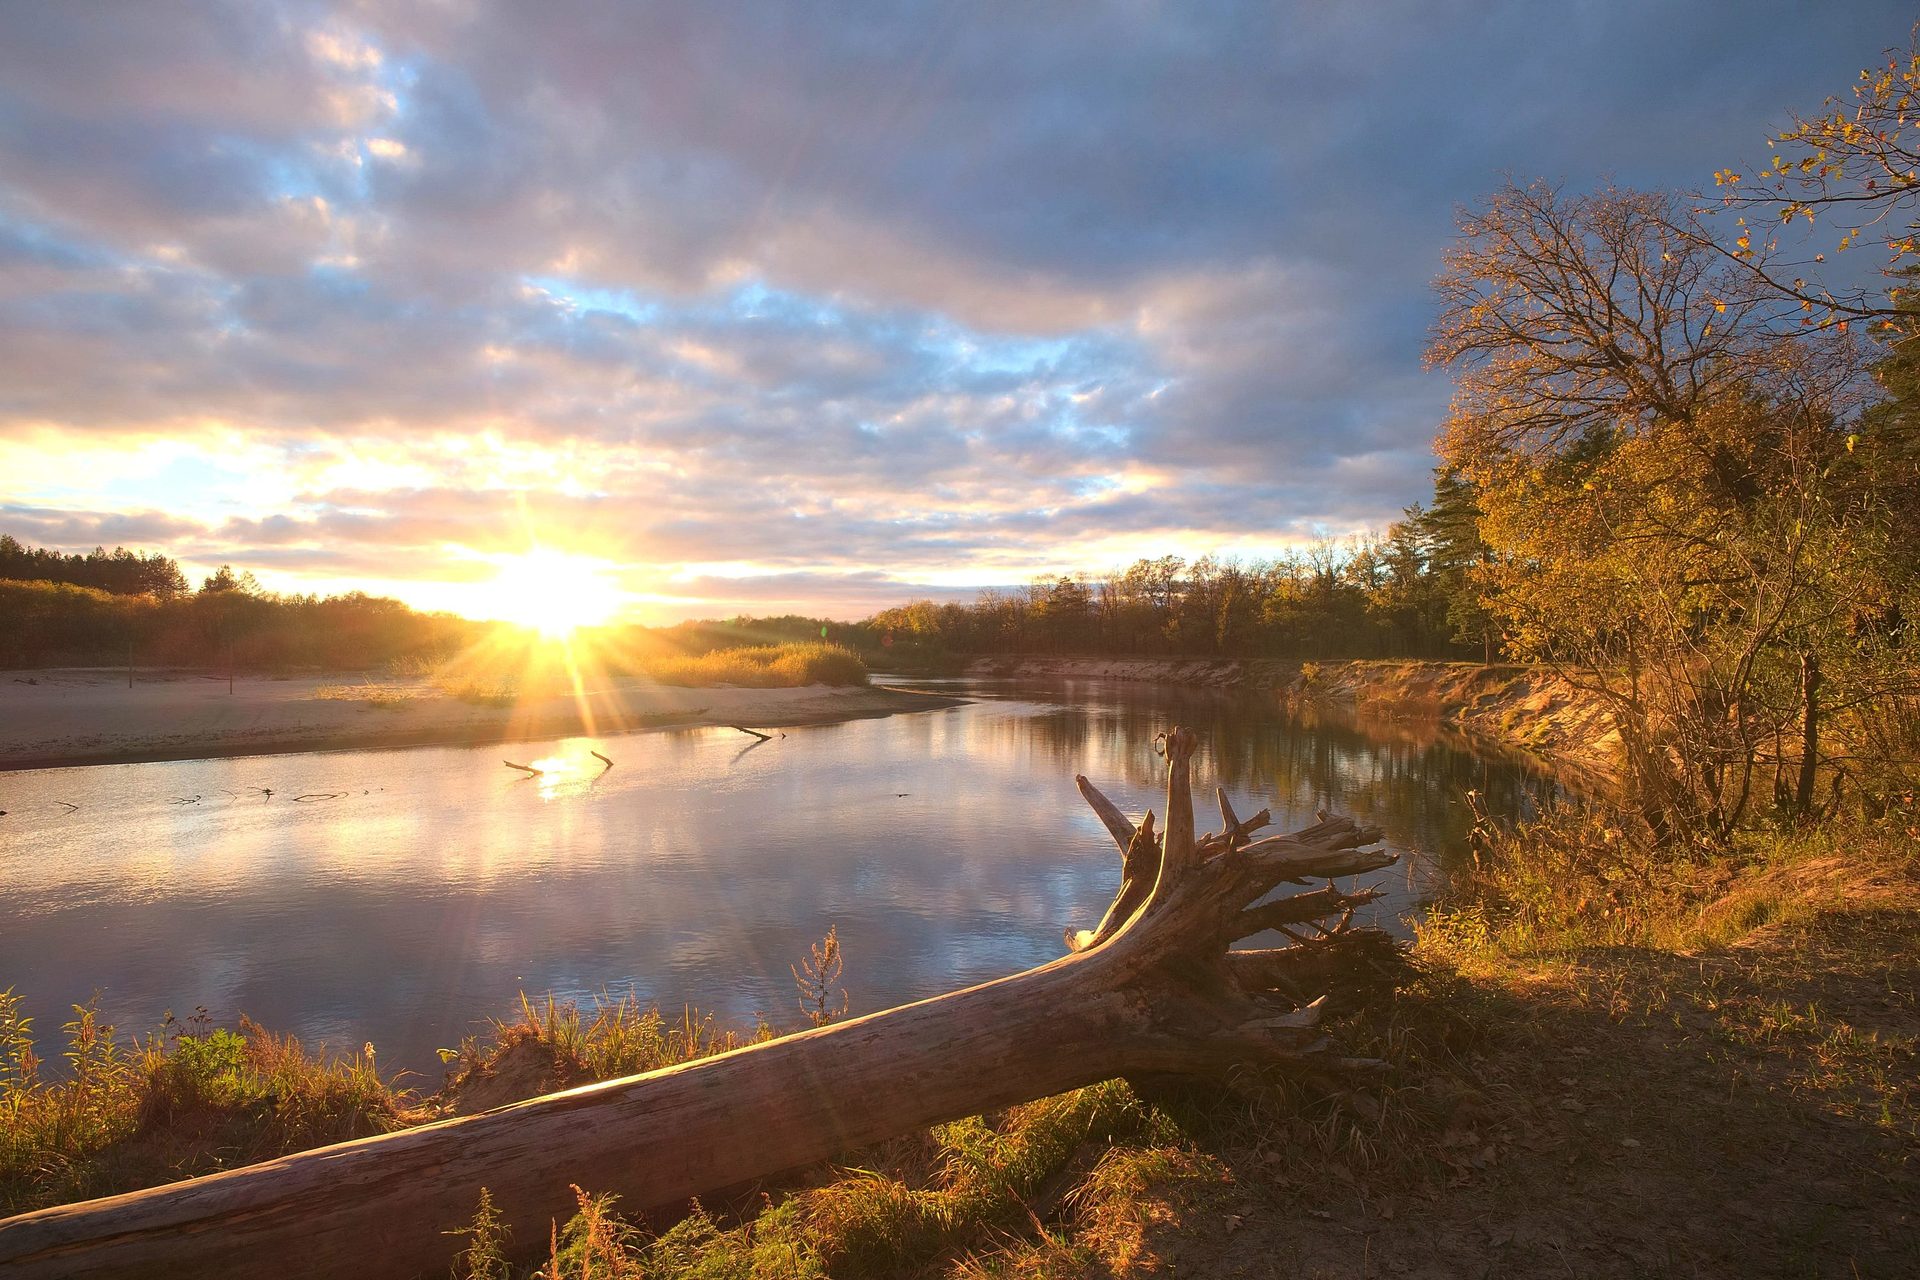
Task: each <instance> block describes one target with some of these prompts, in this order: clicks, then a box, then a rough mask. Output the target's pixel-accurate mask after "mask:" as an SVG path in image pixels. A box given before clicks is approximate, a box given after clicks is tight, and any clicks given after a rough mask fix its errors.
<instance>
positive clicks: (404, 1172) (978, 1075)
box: [0, 728, 1397, 1280]
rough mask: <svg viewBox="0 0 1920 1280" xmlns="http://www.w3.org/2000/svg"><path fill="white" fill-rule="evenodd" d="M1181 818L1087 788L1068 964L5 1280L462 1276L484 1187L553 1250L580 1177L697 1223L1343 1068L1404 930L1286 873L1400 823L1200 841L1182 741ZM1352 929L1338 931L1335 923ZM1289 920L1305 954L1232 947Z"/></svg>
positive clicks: (77, 1213) (103, 1212)
mask: <svg viewBox="0 0 1920 1280" xmlns="http://www.w3.org/2000/svg"><path fill="white" fill-rule="evenodd" d="M1165 742H1166V752H1167V821H1166V828H1165V831H1164V832H1156V831H1155V830H1154V823H1153V821H1152V816H1151V815H1147V817H1145V818H1143V819H1142V821H1141V822H1140V824H1139V825H1138V826H1137V827H1136V826H1135V825H1134V824H1133V823H1132V822H1130V821H1129V820H1128V819H1127V818H1126V817H1125V816H1124V815H1123V814H1121V812H1120V810H1119V808H1118V807H1117V806H1115V805H1113V804H1112V802H1110V801H1108V800H1107V799H1106V797H1105V796H1103V795H1101V794H1100V792H1099V790H1098V789H1097V788H1095V787H1094V786H1093V784H1091V783H1090V782H1088V781H1087V780H1086V779H1085V778H1081V779H1079V780H1078V781H1079V785H1080V791H1081V794H1082V795H1083V796H1085V797H1086V800H1087V803H1088V804H1089V805H1091V806H1092V807H1093V810H1094V813H1095V814H1096V816H1098V817H1099V819H1100V821H1101V823H1102V825H1104V826H1105V827H1106V829H1107V831H1108V832H1109V834H1111V836H1112V837H1113V840H1114V842H1115V843H1116V844H1117V845H1119V846H1120V848H1121V850H1122V853H1123V859H1122V867H1121V884H1120V890H1119V892H1118V893H1117V894H1116V895H1115V898H1114V902H1113V905H1112V906H1111V907H1110V908H1109V909H1108V911H1107V913H1106V917H1105V919H1104V920H1103V921H1102V922H1101V923H1100V925H1099V926H1098V927H1097V928H1095V929H1093V930H1089V931H1083V932H1080V933H1077V934H1070V935H1069V939H1068V941H1069V945H1070V947H1071V948H1072V951H1071V953H1070V954H1068V955H1066V956H1063V957H1062V958H1060V959H1058V960H1055V961H1053V962H1051V963H1049V964H1044V965H1041V966H1040V967H1038V968H1036V969H1029V970H1027V971H1025V972H1023V973H1017V974H1014V975H1013V976H1011V977H1008V978H1001V979H999V980H997V981H994V982H988V983H983V984H981V985H980V986H976V987H970V988H968V989H966V990H964V991H957V992H954V993H952V994H950V995H945V996H940V997H938V998H935V999H932V1000H923V1001H920V1002H918V1003H915V1004H909V1005H903V1006H901V1007H899V1008H896V1009H889V1010H886V1011H885V1012H882V1013H877V1014H872V1015H869V1016H867V1017H864V1018H855V1019H852V1020H851V1021H847V1022H835V1023H833V1024H831V1025H829V1026H824V1027H821V1028H818V1029H816V1030H813V1031H807V1032H803V1033H801V1034H798V1035H793V1036H788V1037H786V1038H784V1039H780V1040H773V1041H769V1042H767V1043H764V1044H757V1045H753V1046H750V1047H748V1048H745V1049H740V1050H736V1051H735V1052H733V1053H727V1054H721V1055H719V1056H717V1057H713V1058H706V1059H702V1060H700V1061H697V1062H689V1063H683V1064H681V1065H679V1066H675V1067H669V1068H666V1069H664V1070H661V1071H654V1072H649V1073H647V1074H645V1075H639V1076H630V1077H627V1078H625V1079H620V1080H609V1081H604V1082H602V1083H599V1084H593V1085H587V1086H584V1087H582V1088H578V1089H572V1090H569V1091H567V1092H565V1093H559V1094H553V1095H550V1096H548V1097H543V1098H534V1099H531V1100H529V1101H526V1102H522V1103H517V1104H514V1105H512V1106H508V1107H502V1108H499V1109H497V1110H493V1111H488V1112H483V1113H481V1114H479V1115H474V1116H465V1117H461V1118H458V1119H453V1120H445V1121H441V1122H439V1123H437V1124H431V1125H424V1126H421V1127H419V1128H416V1129H408V1130H404V1131H402V1132H399V1133H393V1134H387V1135H383V1136H381V1137H375V1138H364V1139H361V1140H360V1141H357V1142H348V1143H342V1144H339V1145H337V1146H332V1147H325V1148H322V1149H320V1150H317V1151H308V1152H302V1153H300V1154H297V1155H291V1156H286V1157H284V1158H282V1159H279V1160H275V1161H272V1162H269V1163H266V1164H261V1165H254V1166H251V1167H248V1168H244V1169H235V1170H232V1171H230V1172H227V1173H221V1174H215V1175H213V1176H211V1177H205V1178H197V1179H194V1180H192V1181H189V1182H184V1183H176V1184H173V1185H171V1186H165V1187H157V1188H154V1189H151V1190H147V1191H137V1192H132V1193H130V1194H127V1195H122V1196H115V1197H111V1198H109V1199H104V1200H94V1201H88V1202H86V1203H83V1204H75V1205H65V1206H61V1207H58V1208H52V1209H45V1210H41V1211H39V1212H35V1213H29V1214H23V1215H21V1216H19V1217H16V1218H10V1219H7V1220H6V1221H4V1222H0V1272H4V1273H7V1274H11V1273H12V1272H11V1270H10V1269H11V1268H18V1269H20V1271H21V1273H22V1274H26V1275H34V1276H45V1277H65V1276H75V1277H77V1276H91V1277H103V1278H104V1277H114V1276H127V1277H132V1276H141V1277H145V1276H166V1275H188V1274H190V1275H193V1276H196V1277H215V1276H250V1275H256V1274H259V1273H261V1272H263V1271H271V1272H272V1273H273V1274H274V1275H275V1277H276V1280H298V1278H299V1277H305V1276H313V1277H320V1276H335V1275H340V1274H344V1273H351V1274H354V1275H356V1276H365V1277H396V1278H398V1277H410V1276H416V1275H444V1274H445V1273H446V1270H447V1266H448V1262H449V1260H450V1257H451V1255H452V1253H453V1252H454V1251H455V1249H456V1248H457V1241H456V1239H455V1238H454V1237H452V1236H449V1235H448V1234H446V1233H448V1232H454V1231H457V1230H458V1229H459V1228H461V1227H463V1226H464V1225H465V1224H466V1223H467V1222H468V1221H469V1219H470V1218H471V1217H472V1215H473V1210H474V1206H475V1204H476V1203H477V1201H478V1197H479V1194H480V1189H481V1188H482V1187H485V1188H487V1189H488V1192H489V1194H490V1195H491V1197H492V1201H493V1203H494V1205H495V1207H496V1208H497V1209H498V1210H499V1212H500V1213H501V1214H502V1216H503V1218H504V1220H505V1221H506V1223H507V1224H508V1225H509V1226H510V1228H511V1229H512V1232H513V1238H514V1239H515V1240H517V1241H520V1242H522V1243H523V1244H526V1245H528V1246H529V1247H536V1246H537V1245H538V1244H539V1242H542V1241H545V1240H546V1239H547V1237H548V1228H549V1224H550V1223H551V1222H553V1221H554V1220H556V1219H563V1218H565V1217H567V1216H568V1215H569V1214H570V1212H571V1210H572V1208H573V1203H574V1202H573V1197H572V1195H571V1193H570V1192H569V1190H568V1184H569V1183H573V1184H578V1185H580V1186H583V1187H587V1188H590V1189H592V1190H595V1191H608V1192H613V1193H615V1194H617V1195H618V1196H619V1197H620V1198H621V1204H622V1206H623V1208H625V1209H627V1210H630V1211H642V1210H655V1209H657V1210H659V1211H662V1212H664V1213H669V1214H677V1213H679V1212H681V1211H683V1210H684V1209H685V1207H686V1205H687V1203H688V1201H689V1199H690V1198H692V1197H695V1196H698V1195H700V1194H702V1193H704V1192H709V1191H712V1190H714V1189H716V1188H722V1187H730V1186H737V1185H739V1184H741V1183H744V1182H748V1181H750V1180H753V1179H757V1178H762V1177H766V1176H769V1175H772V1174H776V1173H780V1172H784V1171H787V1170H791V1169H796V1168H800V1167H802V1166H805V1165H808V1164H812V1163H815V1162H817V1161H820V1160H825V1159H829V1158H831V1157H833V1156H836V1155H839V1154H841V1153H843V1152H846V1151H849V1150H852V1149H854V1148H856V1147H859V1146H863V1145H865V1144H867V1143H870V1142H876V1141H879V1140H881V1139H883V1138H889V1137H893V1136H895V1135H897V1134H901V1133H906V1132H910V1131H912V1130H914V1129H917V1128H922V1127H925V1126H927V1125H930V1124H935V1123H938V1122H940V1121H944V1120H951V1119H955V1118H957V1117H960V1116H966V1115H973V1114H977V1113H979V1112H982V1111H990V1110H993V1109H996V1108H999V1107H1006V1106H1011V1105H1014V1104H1016V1103H1020V1102H1026V1101H1030V1100H1032V1099H1034V1098H1041V1097H1046V1096H1048V1095H1050V1094H1054V1093H1059V1092H1062V1091H1064V1090H1067V1089H1072V1088H1076V1087H1078V1086H1081V1085H1086V1084H1092V1083H1095V1082H1097V1081H1100V1080H1105V1079H1109V1078H1111V1077H1114V1076H1128V1077H1163V1076H1166V1075H1170V1074H1186V1075H1193V1074H1199V1075H1208V1076H1216V1075H1218V1074H1219V1073H1220V1072H1222V1071H1223V1070H1225V1069H1230V1068H1234V1067H1237V1066H1242V1065H1245V1064H1281V1065H1287V1064H1293V1065H1296V1066H1318V1067H1321V1068H1324V1069H1329V1070H1338V1069H1342V1068H1348V1067H1354V1066H1357V1065H1364V1064H1362V1063H1359V1062H1357V1061H1356V1060H1353V1059H1346V1058H1340V1057H1337V1056H1335V1055H1334V1054H1333V1053H1332V1052H1331V1046H1330V1043H1329V1041H1328V1039H1327V1038H1326V1037H1325V1036H1324V1035H1323V1034H1322V1033H1321V1030H1320V1022H1321V1020H1322V1018H1323V1016H1324V1015H1325V1012H1326V1010H1327V1008H1328V997H1329V994H1330V993H1331V994H1332V995H1334V996H1335V997H1336V998H1337V997H1338V996H1339V995H1340V994H1342V993H1344V992H1347V991H1349V990H1352V989H1357V988H1361V987H1367V986H1373V987H1377V986H1379V985H1380V983H1381V978H1380V976H1379V975H1380V974H1382V973H1387V972H1390V970H1391V968H1392V966H1393V964H1394V962H1395V961H1396V959H1397V951H1396V948H1395V945H1394V943H1393V942H1392V940H1391V939H1389V938H1387V936H1386V935H1385V934H1384V933H1381V932H1380V931H1379V930H1376V929H1364V928H1353V927H1351V926H1350V920H1351V915H1352V911H1353V908H1354V907H1356V906H1358V905H1360V904H1361V903H1362V902H1364V901H1367V900H1369V895H1368V894H1367V893H1366V892H1365V891H1359V892H1353V893H1342V892H1339V891H1337V890H1335V889H1333V888H1332V887H1331V886H1329V887H1326V888H1321V889H1315V890H1313V891H1311V892H1308V893H1301V894H1295V895H1293V896H1292V897H1289V898H1282V899H1280V900H1278V901H1275V902H1270V903H1269V902H1263V901H1262V900H1263V899H1264V898H1265V897H1266V895H1267V894H1268V893H1269V892H1271V891H1272V890H1273V889H1274V888H1275V887H1276V886H1278V885H1280V884H1284V883H1291V882H1300V881H1311V880H1315V879H1330V878H1332V877H1335V876H1346V875H1354V874H1359V873H1362V872H1366V871H1371V870H1375V869H1377V868H1380V867H1384V866H1386V865H1388V864H1389V863H1391V862H1392V861H1393V858H1392V856H1391V855H1389V854H1386V853H1383V852H1378V851H1371V850H1368V849H1367V848H1366V847H1365V846H1367V845H1370V844H1373V843H1374V842H1376V841H1377V840H1378V839H1379V835H1380V833H1379V832H1378V831H1376V830H1373V829H1371V828H1366V827H1361V826H1358V825H1356V824H1355V823H1353V822H1351V821H1350V820H1348V819H1345V818H1331V819H1324V820H1322V821H1320V822H1318V823H1316V824H1314V825H1313V826H1311V827H1308V828H1306V829H1305V830H1303V831H1296V832H1294V833H1293V834H1291V835H1284V836H1272V837H1269V838H1266V839H1263V840H1259V841H1254V840H1253V839H1252V838H1251V834H1250V833H1251V832H1253V831H1255V830H1258V829H1260V828H1261V827H1264V826H1265V825H1266V824H1267V823H1268V822H1269V821H1270V817H1269V815H1268V814H1266V813H1264V812H1263V813H1258V814H1255V815H1253V816H1252V817H1251V818H1248V819H1247V820H1246V821H1244V822H1241V821H1238V820H1237V819H1236V818H1235V816H1234V813H1233V810H1232V808H1231V806H1230V805H1229V804H1227V803H1225V801H1224V797H1222V807H1221V815H1222V818H1223V820H1224V822H1225V830H1223V831H1220V832H1217V833H1213V834H1209V835H1205V836H1200V837H1197V838H1196V837H1195V835H1194V830H1193V802H1192V791H1191V778H1190V776H1189V774H1190V769H1191V760H1192V755H1193V751H1194V748H1195V746H1196V740H1195V738H1194V735H1193V734H1192V733H1190V732H1189V731H1187V730H1185V729H1179V728H1176V729H1174V730H1172V731H1171V732H1169V733H1168V734H1167V735H1165ZM1327 919H1332V920H1333V921H1334V923H1333V924H1331V925H1326V924H1322V923H1320V922H1321V921H1324V920H1327ZM1276 924H1285V925H1287V926H1288V927H1291V926H1293V925H1295V924H1299V925H1303V926H1307V927H1309V928H1311V929H1313V930H1314V935H1313V936H1312V937H1310V938H1309V937H1305V936H1304V935H1301V936H1302V937H1303V938H1304V940H1302V941H1299V942H1296V943H1295V944H1294V945H1292V946H1288V947H1281V948H1275V949H1271V950H1263V951H1233V950H1230V949H1229V948H1230V945H1231V943H1232V942H1233V941H1235V940H1236V939H1239V938H1242V937H1247V936H1250V935H1252V934H1254V933H1258V932H1261V931H1263V930H1265V929H1267V928H1269V927H1272V926H1274V925H1276Z"/></svg>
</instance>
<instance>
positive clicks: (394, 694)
mask: <svg viewBox="0 0 1920 1280" xmlns="http://www.w3.org/2000/svg"><path fill="white" fill-rule="evenodd" d="M313 696H314V697H315V698H316V699H318V700H319V701H322V702H364V703H366V704H367V705H368V706H370V707H373V708H375V709H376V710H380V711H398V710H399V709H401V708H402V707H405V706H407V705H408V704H410V703H411V702H412V701H413V700H414V699H415V698H416V697H418V696H419V693H418V691H416V690H414V689H410V688H406V687H403V686H401V685H394V684H376V683H374V682H373V681H371V680H365V681H362V682H361V683H359V684H323V685H321V686H320V687H319V688H318V689H315V690H314V691H313Z"/></svg>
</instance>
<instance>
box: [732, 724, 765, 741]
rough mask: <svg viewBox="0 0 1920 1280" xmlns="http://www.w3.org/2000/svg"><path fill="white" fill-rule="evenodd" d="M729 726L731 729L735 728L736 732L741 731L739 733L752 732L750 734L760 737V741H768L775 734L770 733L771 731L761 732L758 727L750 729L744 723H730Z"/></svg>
mask: <svg viewBox="0 0 1920 1280" xmlns="http://www.w3.org/2000/svg"><path fill="white" fill-rule="evenodd" d="M727 728H729V729H733V730H735V731H736V732H739V733H750V734H752V735H753V736H754V737H756V738H758V739H760V741H762V742H765V741H767V740H768V739H769V738H771V737H773V735H772V734H770V733H762V732H760V731H759V730H758V729H749V728H747V726H745V725H743V724H730V725H728V726H727Z"/></svg>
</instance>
